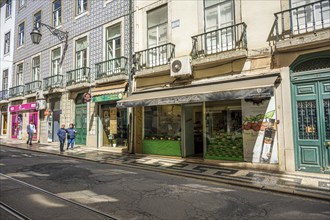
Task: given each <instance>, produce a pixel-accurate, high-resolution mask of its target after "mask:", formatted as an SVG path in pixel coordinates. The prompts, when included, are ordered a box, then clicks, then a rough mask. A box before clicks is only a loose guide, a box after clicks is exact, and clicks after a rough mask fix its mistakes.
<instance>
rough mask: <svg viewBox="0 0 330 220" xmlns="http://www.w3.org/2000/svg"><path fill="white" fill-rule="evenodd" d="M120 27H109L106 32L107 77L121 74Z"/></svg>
mask: <svg viewBox="0 0 330 220" xmlns="http://www.w3.org/2000/svg"><path fill="white" fill-rule="evenodd" d="M120 29H121V27H120V25H115V26H111V27H108V28H107V30H106V60H107V62H106V65H105V66H104V67H105V68H106V69H105V71H103V72H106V73H107V75H112V74H113V73H118V72H120V69H121V67H120V66H121V64H120V59H118V58H120V57H121V34H120Z"/></svg>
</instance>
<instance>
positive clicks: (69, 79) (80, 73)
mask: <svg viewBox="0 0 330 220" xmlns="http://www.w3.org/2000/svg"><path fill="white" fill-rule="evenodd" d="M84 82H90V68H89V67H81V68H78V69H75V70H71V71H69V72H67V73H66V85H67V86H72V85H76V84H79V83H84Z"/></svg>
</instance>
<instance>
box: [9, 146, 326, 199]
mask: <svg viewBox="0 0 330 220" xmlns="http://www.w3.org/2000/svg"><path fill="white" fill-rule="evenodd" d="M2 145H3V146H6V147H10V148H14V149H21V150H27V151H33V152H40V153H45V154H49V155H57V156H63V157H69V158H72V159H80V160H85V161H89V162H98V163H103V164H112V165H117V166H123V167H128V168H138V169H142V170H147V171H157V172H160V173H164V174H168V175H175V176H183V177H187V178H193V179H199V180H207V181H212V182H216V183H221V184H228V185H234V186H239V187H246V188H250V189H254V190H263V191H265V192H266V191H271V192H276V193H282V194H292V195H295V196H302V197H308V198H314V199H320V200H325V201H330V194H329V193H328V194H324V193H321V192H315V191H319V190H320V189H318V188H316V187H310V189H311V190H315V191H314V192H306V191H300V190H295V189H294V188H295V187H291V186H286V187H276V186H268V185H253V184H250V183H245V182H241V181H239V180H235V181H234V180H228V179H218V178H214V177H210V176H199V175H196V174H190V173H185V172H182V171H172V170H165V169H159V168H154V167H148V166H145V165H143V164H141V165H139V164H134V165H131V164H124V163H121V162H111V161H103V160H95V159H92V158H83V157H79V156H74V155H64V154H61V153H55V152H49V151H43V150H38V149H26V148H21V147H15V146H10V145H8V144H2Z"/></svg>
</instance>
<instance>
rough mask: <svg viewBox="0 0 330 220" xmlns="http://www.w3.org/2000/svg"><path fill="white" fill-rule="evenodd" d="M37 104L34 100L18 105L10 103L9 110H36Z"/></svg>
mask: <svg viewBox="0 0 330 220" xmlns="http://www.w3.org/2000/svg"><path fill="white" fill-rule="evenodd" d="M36 107H37V104H36V103H35V102H30V103H26V104H20V105H12V106H10V107H9V112H18V111H27V110H36Z"/></svg>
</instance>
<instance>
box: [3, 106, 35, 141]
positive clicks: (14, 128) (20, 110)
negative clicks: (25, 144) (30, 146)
mask: <svg viewBox="0 0 330 220" xmlns="http://www.w3.org/2000/svg"><path fill="white" fill-rule="evenodd" d="M9 112H10V113H11V138H13V139H20V140H21V139H22V136H23V133H26V126H27V124H28V123H29V122H30V121H31V120H32V121H33V123H34V125H35V127H36V131H37V132H36V134H34V135H33V140H34V141H36V140H38V136H37V134H38V111H37V110H36V103H35V102H31V103H26V104H20V105H12V106H10V107H9ZM23 122H24V123H23ZM23 124H24V125H25V127H23Z"/></svg>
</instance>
